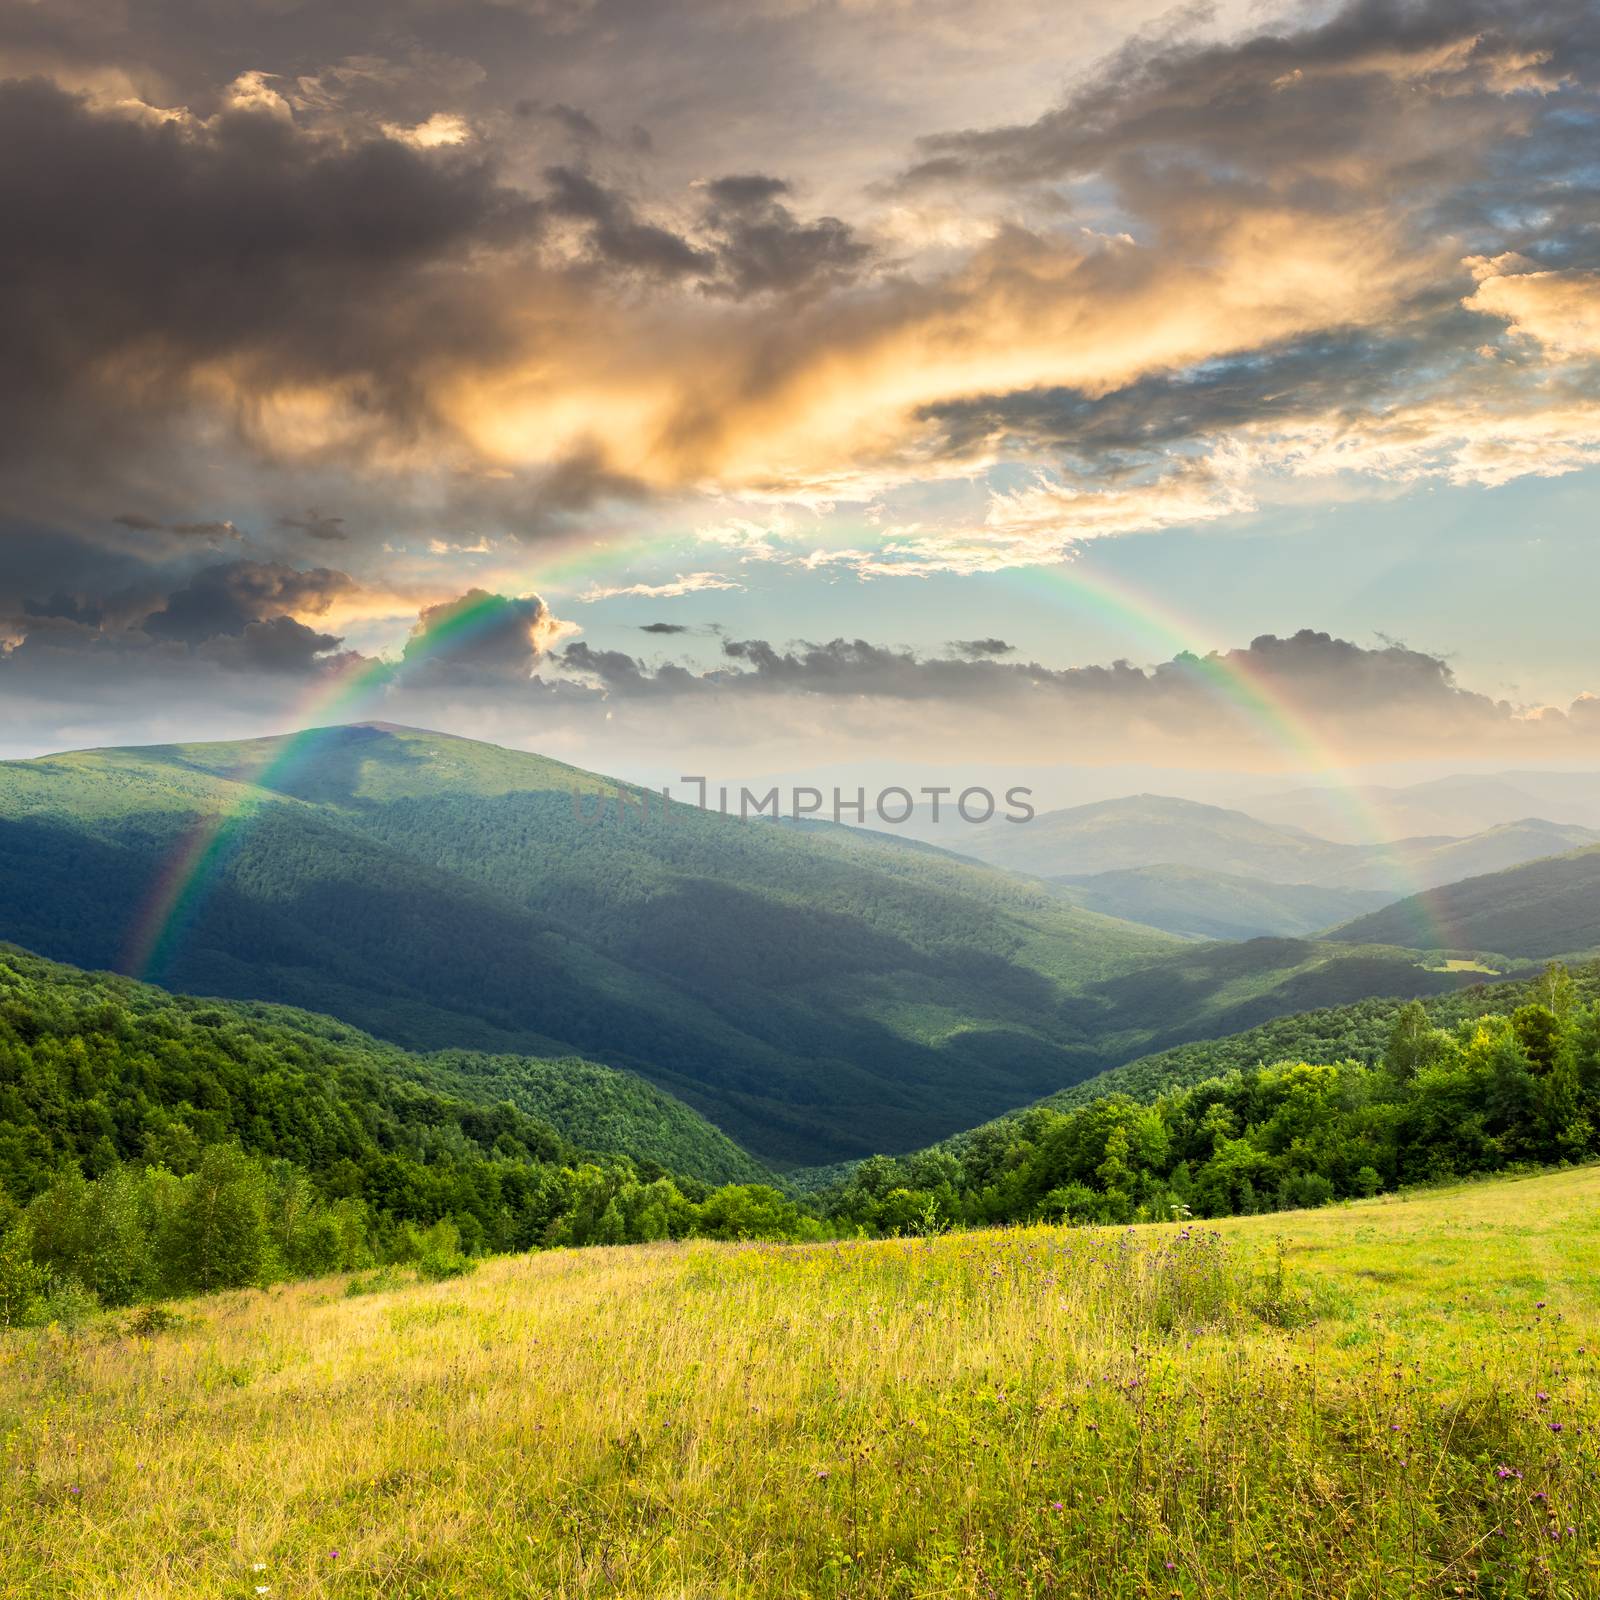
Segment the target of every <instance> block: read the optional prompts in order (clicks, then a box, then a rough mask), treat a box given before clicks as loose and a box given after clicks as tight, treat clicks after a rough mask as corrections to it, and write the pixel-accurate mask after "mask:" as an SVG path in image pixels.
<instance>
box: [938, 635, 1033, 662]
mask: <svg viewBox="0 0 1600 1600" xmlns="http://www.w3.org/2000/svg"><path fill="white" fill-rule="evenodd" d="M950 648H951V649H952V650H954V651H955V653H956V654H957V655H958V656H965V657H967V659H968V660H969V661H984V660H989V659H992V658H994V657H997V656H1011V655H1015V654H1016V653H1017V647H1016V646H1015V645H1014V644H1007V643H1006V641H1005V640H1004V639H952V640H951V641H950Z"/></svg>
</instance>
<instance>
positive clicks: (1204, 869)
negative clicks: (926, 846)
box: [917, 795, 1600, 939]
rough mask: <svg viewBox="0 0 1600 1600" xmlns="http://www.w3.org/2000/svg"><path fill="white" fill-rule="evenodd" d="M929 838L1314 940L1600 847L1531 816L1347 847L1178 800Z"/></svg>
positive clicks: (1156, 902)
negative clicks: (1392, 905) (1475, 880)
mask: <svg viewBox="0 0 1600 1600" xmlns="http://www.w3.org/2000/svg"><path fill="white" fill-rule="evenodd" d="M917 834H918V837H921V838H933V839H937V840H938V841H939V842H940V843H942V844H943V845H944V846H945V847H946V848H948V849H951V850H955V851H959V852H961V853H962V854H964V855H967V856H970V857H972V858H973V859H974V860H979V861H984V862H988V863H989V864H991V865H994V866H1000V867H1004V868H1006V869H1008V870H1010V871H1013V872H1022V873H1028V874H1031V875H1033V876H1037V877H1042V878H1047V879H1050V880H1052V881H1053V882H1056V883H1058V884H1059V885H1060V886H1061V888H1062V890H1063V892H1064V893H1065V894H1066V895H1067V897H1068V898H1069V899H1071V900H1072V902H1073V903H1074V904H1076V905H1081V906H1084V907H1086V908H1088V909H1092V910H1095V911H1100V912H1103V913H1105V914H1107V915H1109V916H1116V917H1122V918H1126V919H1128V920H1130V921H1135V922H1142V923H1146V924H1148V925H1150V926H1153V927H1158V928H1163V929H1166V930H1167V931H1169V932H1173V933H1178V934H1182V935H1185V936H1188V937H1195V938H1208V939H1227V938H1232V939H1240V938H1253V937H1258V936H1262V935H1288V936H1294V937H1299V936H1304V935H1307V934H1311V933H1315V932H1317V931H1319V930H1321V929H1324V928H1328V927H1331V926H1333V925H1334V924H1336V923H1341V922H1344V921H1347V920H1349V919H1351V918H1354V917H1357V916H1362V915H1364V914H1366V913H1368V912H1371V911H1374V910H1376V909H1378V908H1380V907H1381V906H1383V905H1384V904H1386V903H1388V902H1391V901H1393V900H1395V899H1398V898H1402V897H1404V896H1406V895H1409V894H1413V893H1415V892H1417V891H1418V890H1422V889H1428V888H1433V887H1435V886H1437V885H1440V884H1444V883H1452V882H1455V881H1456V880H1458V879H1461V878H1467V877H1474V876H1477V875H1480V874H1482V873H1485V872H1495V871H1499V870H1501V869H1503V868H1506V867H1513V866H1518V865H1520V864H1521V863H1523V862H1526V861H1533V860H1538V859H1540V858H1541V857H1546V856H1551V855H1557V854H1560V853H1563V852H1565V851H1569V850H1572V849H1575V848H1578V847H1581V846H1585V845H1590V844H1600V830H1596V829H1590V828H1585V827H1581V826H1577V825H1575V824H1570V823H1553V822H1548V821H1545V820H1544V819H1542V818H1539V817H1524V818H1520V819H1518V820H1516V821H1514V822H1506V823H1498V824H1495V825H1493V826H1490V827H1486V828H1484V829H1483V830H1482V831H1480V832H1478V833H1476V834H1472V835H1469V836H1467V837H1464V838H1454V837H1449V836H1443V835H1435V836H1422V837H1415V838H1404V839H1397V840H1394V841H1392V842H1384V843H1374V842H1370V841H1369V842H1365V843H1361V844H1348V843H1342V842H1339V841H1336V840H1332V839H1325V838H1321V837H1318V836H1316V835H1314V834H1312V833H1309V832H1307V831H1306V830H1304V829H1303V828H1300V827H1298V826H1295V825H1292V824H1288V823H1271V822H1265V821H1263V820H1261V819H1260V818H1259V817H1255V816H1251V815H1249V814H1248V813H1246V812H1244V811H1238V810H1232V809H1229V808H1226V807H1222V806H1214V805H1203V804H1200V803H1198V802H1196V801H1193V800H1182V799H1176V798H1174V797H1172V796H1168V795H1132V796H1128V797H1126V798H1122V799H1116V800H1102V801H1096V802H1095V803H1093V804H1090V805H1082V806H1071V807H1067V808H1064V809H1062V810H1058V811H1046V812H1042V813H1041V814H1039V815H1038V816H1037V817H1035V818H1034V819H1033V820H1032V821H1030V822H1026V823H1014V822H1007V821H1004V820H995V821H992V822H989V823H986V824H982V825H973V824H967V823H964V822H961V821H960V820H959V819H957V820H954V821H945V822H943V823H942V824H941V825H940V826H938V827H933V826H931V825H930V824H929V823H928V822H927V821H926V820H925V819H923V820H921V821H920V822H919V825H918V827H917Z"/></svg>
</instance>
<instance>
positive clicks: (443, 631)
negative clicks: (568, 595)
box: [396, 589, 559, 687]
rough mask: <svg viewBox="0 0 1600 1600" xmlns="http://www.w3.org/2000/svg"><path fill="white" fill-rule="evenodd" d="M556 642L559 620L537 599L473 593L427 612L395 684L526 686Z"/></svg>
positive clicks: (410, 642)
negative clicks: (540, 660) (540, 659)
mask: <svg viewBox="0 0 1600 1600" xmlns="http://www.w3.org/2000/svg"><path fill="white" fill-rule="evenodd" d="M556 637H559V633H558V631H557V624H556V623H555V619H554V618H553V617H552V615H551V612H550V608H549V606H547V605H546V604H545V602H544V601H543V600H542V599H541V598H540V597H539V596H538V595H523V596H521V597H510V596H506V595H499V594H491V593H489V592H488V591H487V590H484V589H470V590H468V591H467V593H465V594H463V595H458V596H457V597H456V598H455V599H453V600H445V601H441V602H440V603H439V604H438V605H433V606H427V607H425V608H424V609H423V611H422V612H421V614H420V615H419V617H418V618H417V625H416V627H415V628H413V629H412V632H411V637H410V638H409V639H408V640H407V641H406V646H405V651H404V654H403V659H402V662H401V665H400V667H399V669H398V671H397V674H396V679H397V681H398V682H400V683H402V684H405V685H407V686H409V687H444V686H472V685H477V684H484V683H495V684H517V683H522V684H525V683H526V682H527V681H528V679H529V677H530V676H531V675H532V673H533V669H534V667H535V666H536V665H537V664H538V662H539V658H540V657H541V656H542V655H543V654H544V653H545V651H546V650H547V648H548V647H549V645H550V643H551V642H552V640H553V639H554V638H556Z"/></svg>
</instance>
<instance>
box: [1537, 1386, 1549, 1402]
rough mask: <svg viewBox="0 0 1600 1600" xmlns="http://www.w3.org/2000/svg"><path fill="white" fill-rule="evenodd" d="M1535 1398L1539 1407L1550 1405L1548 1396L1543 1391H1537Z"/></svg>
mask: <svg viewBox="0 0 1600 1600" xmlns="http://www.w3.org/2000/svg"><path fill="white" fill-rule="evenodd" d="M1535 1398H1536V1399H1537V1400H1538V1402H1539V1404H1540V1405H1548V1404H1549V1403H1550V1396H1549V1395H1547V1394H1546V1393H1545V1392H1544V1390H1543V1389H1541V1390H1540V1391H1539V1393H1538V1394H1537V1395H1536V1396H1535Z"/></svg>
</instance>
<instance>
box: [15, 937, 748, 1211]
mask: <svg viewBox="0 0 1600 1600" xmlns="http://www.w3.org/2000/svg"><path fill="white" fill-rule="evenodd" d="M41 1017H43V1018H49V1019H52V1026H53V1028H54V1030H55V1031H56V1032H57V1033H58V1034H59V1035H60V1036H61V1037H63V1038H67V1039H71V1038H74V1037H78V1036H92V1035H93V1034H94V1033H96V1032H100V1033H104V1034H105V1035H106V1036H107V1038H109V1039H113V1040H117V1041H120V1042H122V1043H127V1042H129V1041H133V1042H134V1043H135V1044H136V1046H137V1048H138V1050H139V1051H140V1052H142V1053H144V1054H146V1055H147V1056H155V1057H159V1058H160V1059H161V1061H162V1063H163V1065H170V1066H176V1067H178V1068H180V1069H181V1070H180V1071H178V1072H177V1073H176V1074H175V1075H174V1080H173V1081H174V1082H175V1083H176V1084H177V1086H178V1087H179V1088H181V1089H183V1090H184V1091H185V1093H187V1094H189V1095H190V1096H192V1097H193V1099H194V1101H195V1102H196V1104H195V1105H193V1106H190V1107H188V1108H187V1109H185V1108H184V1107H183V1106H181V1105H177V1104H175V1103H172V1102H171V1101H170V1097H169V1098H166V1099H164V1098H163V1096H162V1093H161V1092H160V1070H159V1069H157V1071H156V1072H155V1074H154V1075H152V1073H150V1072H148V1071H146V1072H144V1073H143V1074H142V1075H137V1076H136V1080H135V1082H134V1083H133V1084H131V1085H130V1086H129V1094H128V1100H129V1105H130V1106H132V1107H134V1108H137V1109H136V1111H135V1112H132V1113H130V1111H129V1110H127V1109H125V1108H117V1109H116V1110H115V1111H114V1112H113V1114H111V1115H109V1116H108V1115H107V1111H108V1109H110V1108H108V1107H107V1105H106V1104H104V1103H103V1102H104V1096H105V1090H104V1089H103V1088H102V1089H101V1090H99V1091H98V1092H97V1093H96V1094H95V1097H94V1098H95V1102H96V1110H95V1112H94V1114H93V1115H91V1116H87V1117H75V1116H72V1115H65V1114H63V1112H62V1108H61V1107H60V1106H55V1107H54V1108H53V1110H52V1114H51V1117H50V1119H49V1122H48V1125H45V1126H42V1127H41V1126H40V1125H37V1124H30V1122H29V1119H28V1118H27V1117H26V1116H25V1115H23V1114H22V1112H21V1111H20V1110H19V1101H18V1099H17V1093H18V1091H19V1090H21V1091H22V1098H23V1099H26V1098H27V1086H25V1085H22V1084H20V1083H19V1082H18V1080H17V1079H16V1078H14V1077H13V1078H10V1079H8V1077H7V1071H6V1063H5V1061H4V1060H3V1052H0V1150H3V1151H6V1152H10V1153H13V1154H14V1153H16V1152H18V1151H23V1150H27V1151H32V1152H33V1153H34V1154H35V1155H37V1154H38V1151H39V1142H40V1139H41V1137H43V1138H44V1139H46V1140H50V1139H65V1140H66V1141H67V1142H66V1143H65V1144H64V1145H63V1146H62V1147H61V1148H60V1149H59V1150H58V1151H57V1154H58V1155H65V1156H69V1157H72V1158H75V1159H79V1160H82V1161H85V1162H87V1163H88V1164H89V1165H90V1167H91V1170H92V1169H93V1167H94V1166H95V1164H96V1160H97V1158H96V1156H95V1142H96V1140H97V1139H98V1138H99V1137H101V1136H102V1135H104V1136H106V1137H108V1138H109V1139H110V1140H111V1142H112V1145H113V1146H114V1149H113V1152H112V1154H114V1156H115V1157H116V1158H117V1159H121V1160H135V1161H137V1160H140V1159H143V1158H146V1157H149V1158H150V1159H156V1158H158V1156H159V1154H160V1152H158V1151H154V1150H151V1149H148V1148H146V1146H145V1145H144V1144H142V1143H141V1142H140V1135H139V1131H138V1128H139V1124H140V1123H141V1121H149V1120H152V1119H153V1120H155V1121H157V1122H159V1121H161V1120H162V1119H163V1118H165V1117H168V1116H176V1117H177V1118H178V1119H179V1120H180V1121H186V1122H187V1123H188V1124H189V1125H191V1131H195V1132H198V1133H200V1134H203V1135H205V1136H206V1137H207V1138H208V1139H227V1138H230V1137H231V1138H241V1139H242V1140H243V1142H244V1143H245V1144H246V1146H247V1147H248V1148H251V1149H255V1150H258V1151H261V1152H263V1153H267V1154H284V1153H285V1152H284V1151H283V1150H281V1149H280V1148H279V1147H278V1146H277V1145H275V1144H274V1143H273V1142H272V1140H273V1139H274V1138H276V1137H277V1136H278V1135H280V1134H281V1133H282V1132H283V1129H282V1127H281V1126H278V1125H277V1123H276V1119H273V1118H268V1122H269V1124H272V1125H273V1127H274V1130H275V1131H274V1132H272V1133H267V1134H263V1133H261V1131H260V1130H259V1129H256V1128H255V1127H254V1124H253V1122H252V1121H251V1120H250V1116H249V1114H248V1113H244V1114H241V1115H240V1116H236V1117H233V1118H232V1120H227V1119H225V1120H224V1121H223V1122H220V1123H219V1122H217V1121H216V1119H217V1117H218V1115H219V1114H220V1113H223V1112H224V1111H225V1110H226V1109H227V1108H226V1107H225V1106H224V1104H223V1102H222V1100H220V1099H219V1098H218V1096H217V1094H216V1091H215V1090H214V1089H205V1090H203V1091H202V1092H197V1091H196V1085H197V1083H198V1082H199V1081H200V1080H199V1079H198V1078H197V1076H196V1074H197V1073H199V1072H200V1071H201V1065H200V1064H201V1062H202V1058H204V1057H206V1056H208V1055H210V1054H212V1053H213V1052H221V1054H222V1056H225V1057H226V1058H228V1059H229V1060H232V1061H236V1062H237V1061H243V1060H248V1059H249V1053H250V1051H251V1050H253V1049H255V1048H256V1047H258V1046H259V1047H262V1049H263V1050H264V1052H265V1058H267V1059H272V1060H274V1061H276V1062H281V1063H292V1064H293V1066H294V1067H295V1068H296V1069H298V1070H310V1071H311V1072H312V1074H313V1076H314V1077H315V1078H316V1079H318V1080H320V1081H321V1082H323V1083H336V1082H337V1080H338V1079H340V1078H341V1077H344V1078H348V1079H349V1080H350V1081H351V1082H353V1083H356V1084H361V1085H367V1086H368V1089H370V1087H371V1086H372V1085H374V1084H376V1085H377V1086H378V1089H377V1093H376V1094H375V1095H374V1094H369V1093H368V1090H367V1089H363V1090H362V1092H361V1094H359V1095H356V1096H355V1097H354V1101H355V1103H356V1104H357V1106H358V1107H359V1109H358V1110H357V1112H355V1113H354V1114H355V1115H356V1116H357V1117H358V1118H360V1119H361V1120H365V1121H367V1122H369V1123H370V1122H372V1121H373V1116H374V1112H375V1110H376V1108H377V1107H378V1106H379V1105H380V1104H381V1103H383V1101H384V1099H385V1097H386V1096H388V1095H389V1093H390V1091H391V1089H398V1090H399V1092H400V1094H401V1096H402V1103H403V1096H404V1095H405V1094H406V1093H408V1092H409V1091H410V1090H412V1089H420V1090H422V1091H424V1092H425V1093H426V1094H429V1095H434V1096H438V1095H443V1096H447V1097H449V1098H450V1099H451V1100H452V1101H454V1102H457V1103H459V1104H461V1105H464V1106H466V1107H468V1108H470V1110H471V1111H472V1113H473V1114H478V1113H485V1112H487V1113H490V1114H491V1115H492V1112H493V1108H494V1107H496V1106H499V1105H502V1104H504V1103H509V1104H511V1105H513V1106H515V1107H516V1109H517V1110H518V1111H519V1112H521V1113H523V1114H524V1115H525V1116H527V1117H530V1118H533V1119H536V1120H537V1122H538V1123H539V1124H541V1125H543V1126H544V1127H546V1128H547V1129H548V1130H550V1131H551V1132H552V1133H553V1134H554V1135H559V1136H560V1137H561V1138H563V1139H566V1140H567V1141H569V1142H570V1144H571V1145H572V1146H573V1147H575V1148H576V1149H578V1150H582V1151H586V1152H592V1153H595V1154H598V1155H623V1156H628V1157H631V1158H633V1159H636V1160H643V1161H647V1162H653V1163H655V1164H656V1165H658V1166H661V1167H664V1168H667V1169H669V1170H671V1171H673V1172H675V1173H681V1174H684V1175H686V1176H688V1177H692V1178H699V1179H702V1180H703V1181H705V1182H708V1183H729V1182H748V1181H752V1180H758V1179H760V1178H763V1177H765V1176H768V1174H767V1173H766V1172H765V1170H764V1169H763V1168H762V1166H761V1164H760V1163H759V1162H757V1161H755V1160H754V1159H753V1158H752V1157H751V1156H750V1155H749V1154H748V1153H747V1152H745V1151H743V1150H741V1149H740V1148H739V1147H738V1145H736V1144H734V1143H733V1141H732V1140H731V1139H729V1138H728V1137H727V1135H726V1134H724V1133H722V1132H720V1131H719V1130H718V1129H716V1128H714V1127H713V1126H712V1125H711V1124H710V1123H709V1122H707V1121H706V1120H705V1118H704V1117H702V1116H701V1115H700V1114H699V1113H698V1112H696V1111H694V1110H692V1109H691V1108H690V1107H688V1106H686V1105H684V1104H683V1103H682V1102H681V1101H678V1100H674V1099H673V1098H672V1096H671V1095H669V1094H666V1093H664V1092H663V1091H662V1090H660V1089H658V1088H656V1087H655V1086H654V1085H653V1084H650V1083H647V1082H646V1081H645V1080H644V1079H642V1078H639V1077H636V1076H635V1075H634V1074H632V1073H628V1072H618V1071H614V1070H613V1069H612V1068H610V1067H603V1066H600V1065H598V1064H597V1063H595V1062H592V1061H580V1060H576V1059H567V1060H560V1061H547V1060H537V1059H533V1058H529V1057H511V1056H483V1055H477V1054H474V1053H472V1052H469V1051H460V1050H456V1051H448V1052H445V1053H442V1054H438V1055H418V1054H414V1053H412V1052H409V1051H405V1050H402V1049H400V1048H399V1047H398V1046H396V1045H393V1044H389V1043H386V1042H385V1041H383V1040H380V1039H376V1038H373V1037H372V1036H371V1035H370V1034H366V1033H363V1032H361V1031H360V1030H359V1029H357V1028H352V1027H350V1026H349V1025H348V1024H346V1023H343V1022H340V1021H338V1020H336V1019H335V1018H333V1017H327V1016H318V1015H316V1014H314V1013H312V1012H307V1011H300V1010H296V1009H294V1008H292V1007H289V1006H279V1005H271V1004H267V1003H264V1002H261V1001H228V1000H215V999H197V998H195V997H193V996H189V995H174V994H170V993H168V992H167V991H166V990H164V989H159V988H156V987H155V986H154V985H152V984H146V983H137V982H135V981H134V980H132V979H130V978H124V977H118V976H114V975H112V974H109V973H104V972H85V971H82V970H80V969H79V968H76V967H72V966H67V965H65V964H63V963H60V962H55V961H47V960H44V959H42V958H41V957H39V956H36V955H33V954H31V953H30V952H28V951H25V950H22V949H19V948H18V947H17V946H15V945H11V944H0V1027H4V1026H10V1027H12V1028H16V1029H19V1030H20V1034H21V1036H22V1037H23V1038H24V1039H26V1040H28V1041H29V1042H34V1043H36V1042H37V1040H38V1038H39V1037H40V1036H41V1032H42V1031H49V1030H41V1028H40V1026H39V1023H38V1021H37V1019H38V1018H41ZM103 1058H104V1052H103V1051H101V1050H99V1049H98V1048H96V1049H93V1050H91V1051H90V1053H89V1059H90V1061H91V1066H90V1069H89V1070H90V1072H91V1073H93V1072H98V1071H100V1070H101V1069H102V1068H103V1066H104V1059H103ZM363 1096H364V1097H365V1098H363ZM369 1101H370V1102H371V1103H370V1104H368V1102H369ZM197 1107H198V1108H201V1109H197ZM252 1109H253V1114H254V1116H255V1117H259V1116H260V1115H261V1107H259V1106H256V1107H254V1108H252ZM422 1120H424V1121H427V1120H429V1118H428V1117H427V1116H424V1118H423V1119H422ZM432 1120H433V1121H434V1122H435V1123H438V1122H439V1119H438V1118H437V1117H433V1118H432ZM293 1153H294V1154H295V1155H296V1156H298V1157H302V1158H304V1157H306V1155H307V1153H306V1152H305V1151H296V1152H293ZM334 1153H336V1152H333V1151H332V1150H331V1147H327V1146H324V1147H320V1148H319V1149H318V1151H317V1152H316V1153H315V1155H313V1156H312V1157H311V1158H309V1159H307V1160H306V1162H305V1164H306V1165H307V1166H308V1167H309V1168H311V1169H312V1170H313V1171H319V1170H320V1169H318V1167H317V1161H318V1159H320V1160H322V1162H323V1164H324V1165H326V1162H327V1161H328V1160H329V1159H331V1157H332V1155H333V1154H334ZM4 1164H5V1163H4V1159H3V1157H0V1165H4ZM13 1164H14V1163H13ZM46 1166H47V1168H48V1166H49V1163H46ZM5 1186H6V1185H5V1183H4V1181H3V1179H0V1188H4V1187H5ZM25 1188H26V1186H25V1185H24V1186H18V1185H17V1184H16V1183H15V1182H13V1183H12V1184H11V1189H12V1192H13V1194H16V1193H22V1192H24V1191H25Z"/></svg>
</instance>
